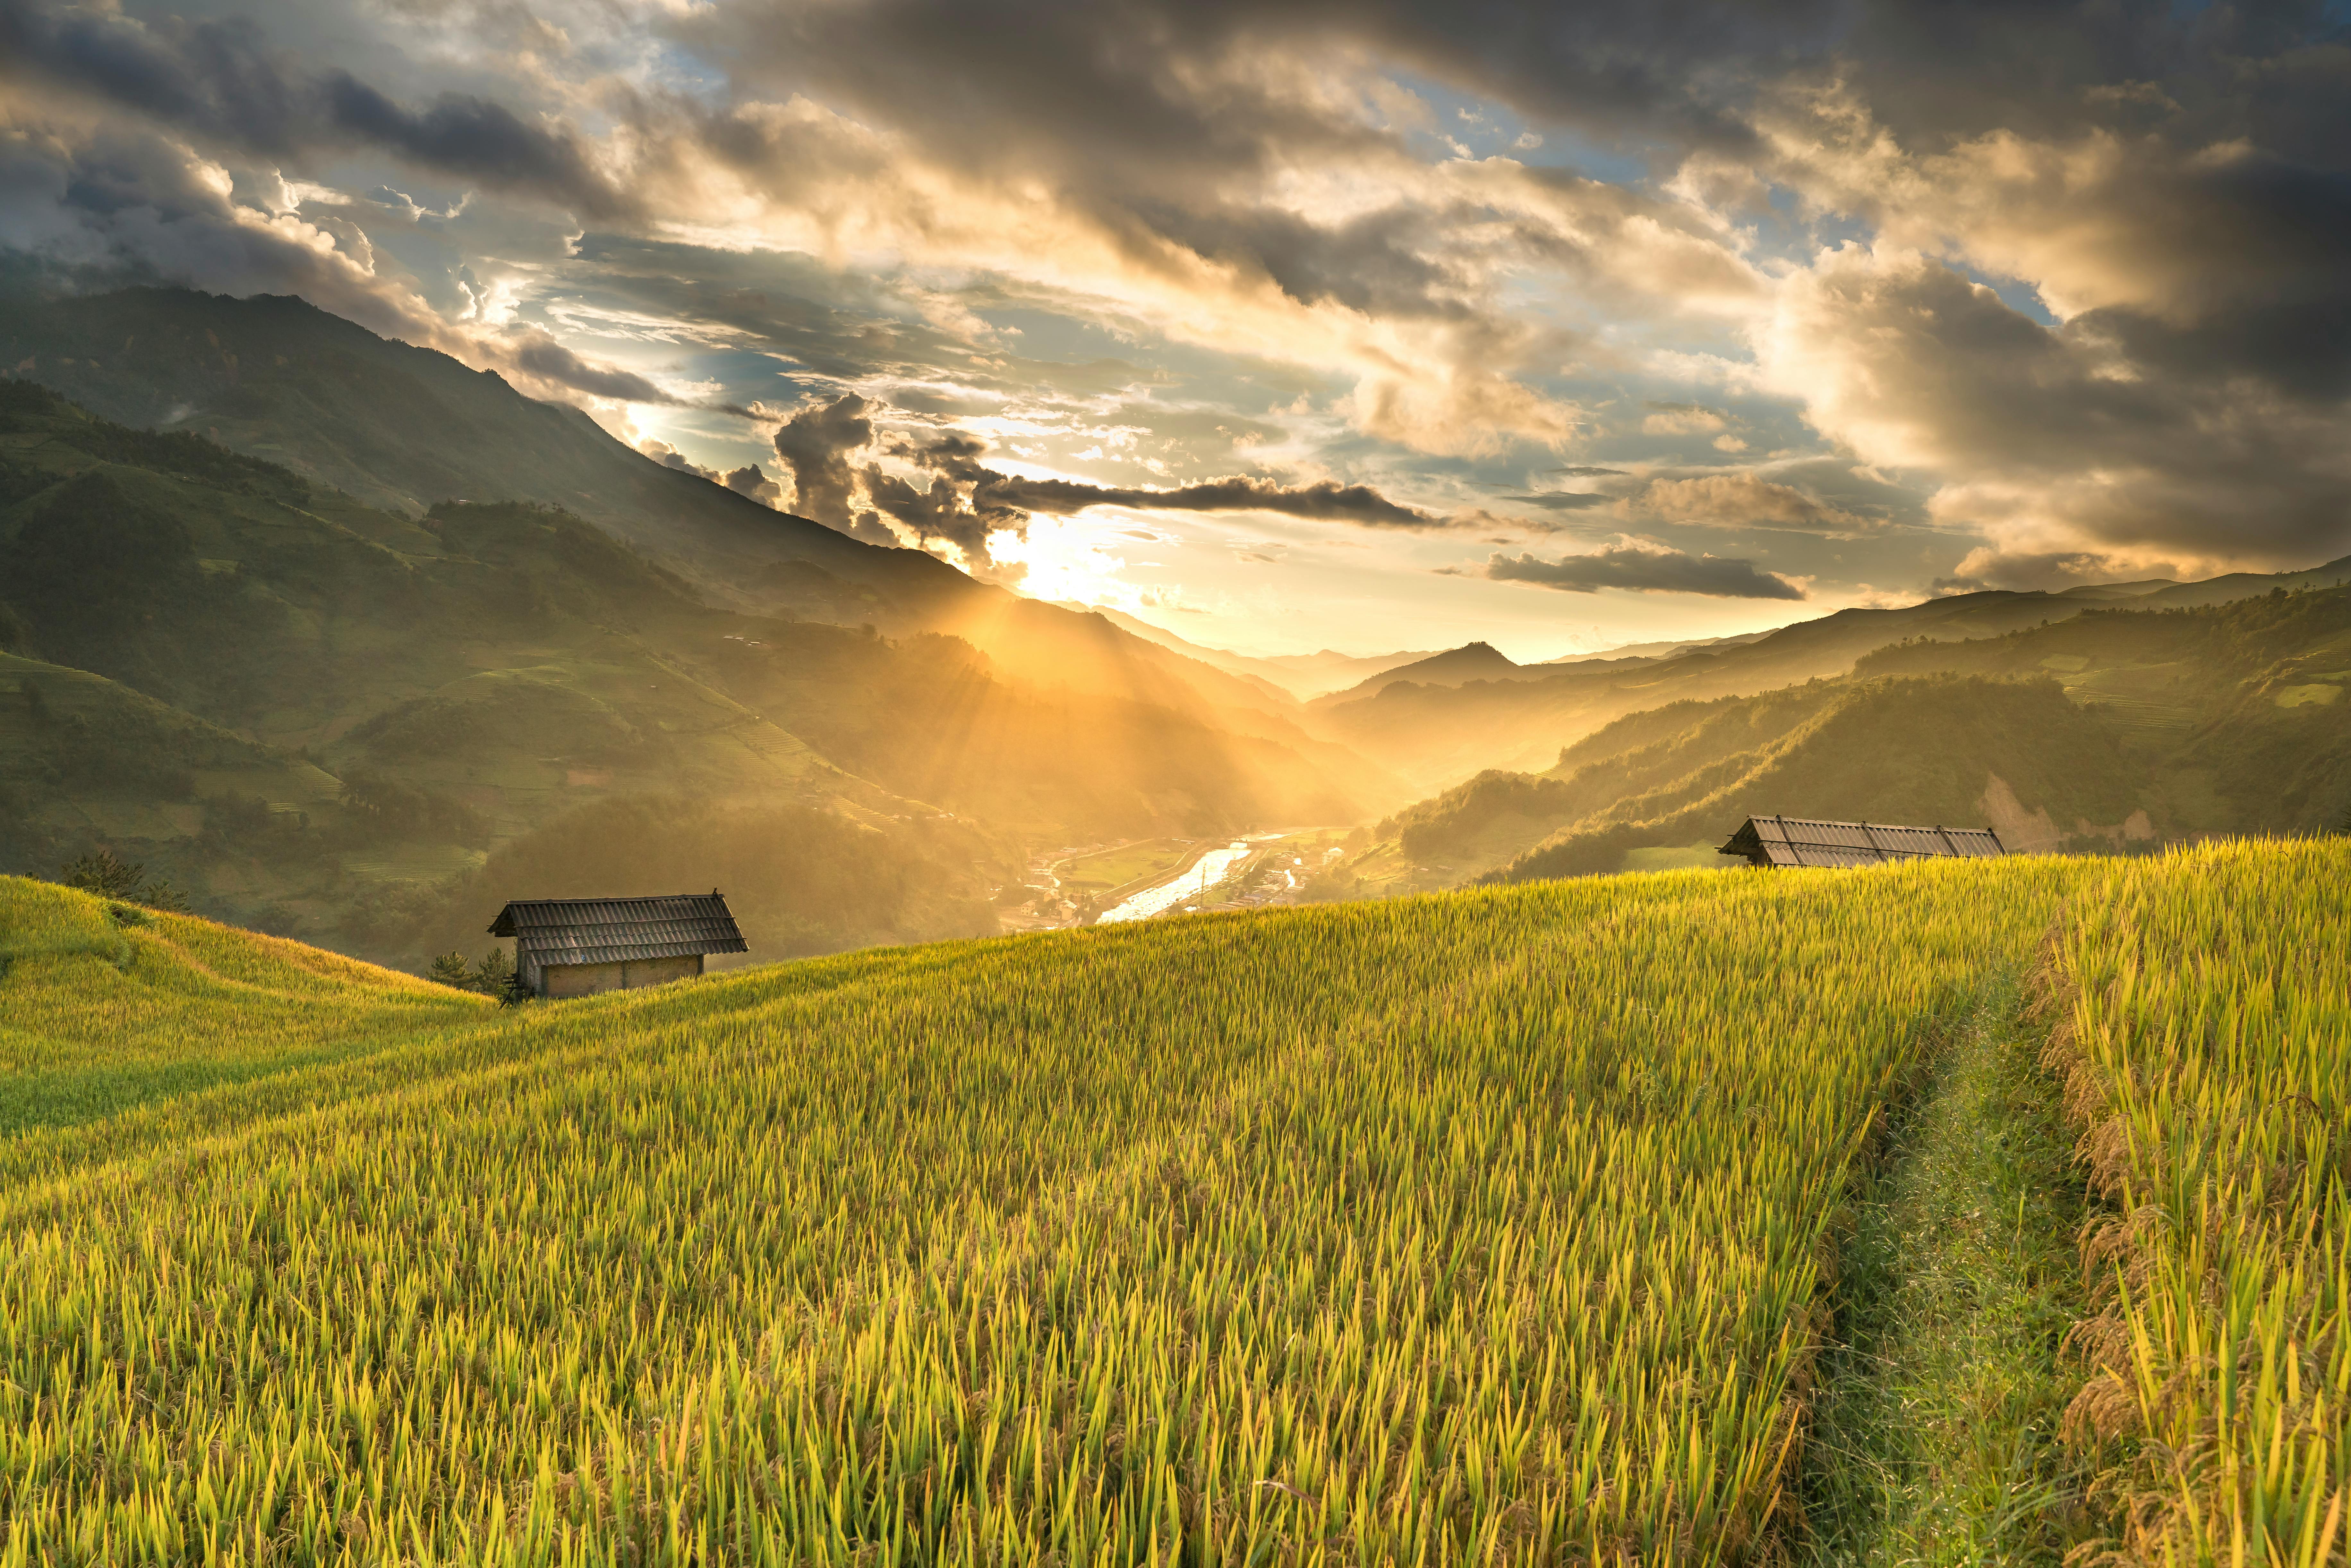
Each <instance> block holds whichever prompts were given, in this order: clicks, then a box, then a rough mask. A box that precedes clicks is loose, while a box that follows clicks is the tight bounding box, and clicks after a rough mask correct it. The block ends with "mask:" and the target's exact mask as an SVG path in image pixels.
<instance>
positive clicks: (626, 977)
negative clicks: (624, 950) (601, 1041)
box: [539, 953, 702, 997]
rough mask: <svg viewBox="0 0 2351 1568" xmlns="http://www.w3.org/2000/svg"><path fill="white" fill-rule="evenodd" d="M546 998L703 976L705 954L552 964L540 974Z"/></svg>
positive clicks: (582, 994) (540, 988)
mask: <svg viewBox="0 0 2351 1568" xmlns="http://www.w3.org/2000/svg"><path fill="white" fill-rule="evenodd" d="M539 973H540V975H541V976H542V977H544V978H543V981H542V983H541V985H540V987H539V995H541V996H543V997H592V996H594V995H595V994H596V993H597V992H599V991H622V990H628V989H630V988H633V987H637V986H658V985H662V984H664V983H666V982H667V981H670V980H687V979H692V978H693V977H695V976H696V975H699V974H700V973H702V955H701V954H699V953H689V954H686V955H685V956H683V957H678V958H629V959H625V960H623V961H622V962H620V963H616V964H549V965H548V966H547V967H545V968H543V969H541V970H540V971H539Z"/></svg>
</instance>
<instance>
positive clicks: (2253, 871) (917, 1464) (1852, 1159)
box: [0, 840, 2351, 1568]
mask: <svg viewBox="0 0 2351 1568" xmlns="http://www.w3.org/2000/svg"><path fill="white" fill-rule="evenodd" d="M2346 905H2351V842H2346V841H2342V840H2327V841H2269V842H2257V843H2237V844H2219V845H2207V846H2202V847H2199V848H2197V849H2195V850H2192V851H2183V852H2171V853H2168V854H2164V855H2160V856H2156V857H2150V858H2148V859H2146V860H2143V861H2137V862H2128V863H2124V862H2114V861H2100V860H2090V859H2063V858H2053V857H2033V856H2019V857H2012V858H2009V859H2003V860H2001V861H1998V862H1983V863H1977V862H1918V863H1914V864H1910V865H1903V866H1895V867H1888V868H1884V869H1880V870H1872V871H1868V872H1861V873H1828V872H1817V873H1816V872H1810V871H1802V870H1799V871H1792V872H1788V873H1779V874H1774V875H1771V876H1748V875H1722V874H1701V873H1659V874H1641V875H1626V876H1617V877H1604V878H1590V879H1581V880H1575V881H1570V882H1562V883H1534V884H1530V885H1526V886H1521V887H1511V888H1505V889H1495V890H1489V891H1482V892H1478V893H1472V894H1445V895H1437V896H1431V897H1424V898H1415V899H1395V900H1387V901H1382V902H1379V903H1376V904H1348V905H1339V906H1322V907H1311V908H1301V909H1295V910H1287V911H1280V912H1270V913H1263V914H1252V915H1209V916H1202V917H1199V918H1196V919H1188V920H1180V921H1169V922H1155V923H1147V924H1144V925H1129V926H1123V927H1113V928H1109V929H1091V930H1081V931H1071V932H1061V933H1050V934H1044V935H1040V936H1029V937H1019V938H1008V939H996V940H989V941H978V942H965V943H951V944H942V945H935V946H926V947H904V948H895V949H884V950H876V951H872V952H866V953H859V954H852V955H845V956H837V957H831V958H823V959H814V960H810V961H807V962H802V963H796V964H786V965H769V966H765V967H757V968H747V969H742V970H737V971H735V972H733V973H731V974H728V975H726V976H717V977H707V978H705V979H701V980H696V981H691V982H685V983H681V984H678V985H675V986H671V987H664V988H656V989H653V990H649V991H644V992H635V993H617V994H614V995H611V996H607V997H604V998H590V999H585V1000H581V1001H577V1002H563V1003H554V1004H546V1005H527V1006H524V1007H521V1008H518V1009H494V1008H491V1007H489V1006H487V1005H486V1003H484V1002H483V1001H481V1000H480V999H479V998H467V997H465V996H461V995H458V994H456V993H453V992H448V991H444V990H439V989H437V988H432V987H430V986H427V985H425V984H423V983H422V982H419V981H415V980H413V979H409V978H407V977H400V976H394V975H392V974H389V973H387V972H385V971H381V970H372V969H370V968H368V967H365V966H361V965H356V964H352V963H350V961H348V960H344V959H340V958H336V957H335V956H332V955H328V954H323V953H319V952H317V951H316V950H313V949H307V948H302V947H300V946H298V945H296V944H291V943H284V942H275V941H271V940H269V939H266V938H256V937H252V936H249V935H247V934H244V933H239V932H235V931H232V930H228V929H227V928H225V927H221V926H216V925H209V924H207V923H205V922H203V921H198V920H192V919H187V918H185V917H180V916H173V915H159V914H153V913H148V912H141V911H139V910H136V909H135V908H131V907H129V906H117V907H113V908H110V906H108V905H107V904H103V903H101V902H100V901H99V900H97V899H94V898H90V897H88V896H86V895H83V894H74V893H69V892H67V891H65V890H61V889H56V888H49V887H44V886H40V885H37V884H32V883H22V882H14V881H0V950H5V954H6V956H7V958H8V962H7V965H6V969H5V976H4V977H0V1050H5V1067H0V1084H5V1088H6V1090H7V1092H8V1094H9V1095H11V1096H13V1098H11V1099H9V1100H8V1102H7V1103H9V1104H11V1105H13V1106H14V1107H16V1109H15V1110H14V1111H13V1112H12V1113H11V1114H12V1116H13V1123H12V1125H11V1127H10V1128H8V1129H5V1130H0V1533H4V1534H5V1546H6V1549H7V1551H8V1552H11V1553H14V1554H15V1555H16V1557H18V1558H21V1559H22V1560H25V1561H28V1562H52V1563H108V1564H114V1563H124V1564H138V1563H157V1564H162V1563H173V1564H176V1563H185V1562H191V1561H213V1562H218V1563H265V1562H266V1563H355V1564H356V1563H392V1562H398V1561H411V1562H446V1563H457V1562H464V1563H491V1564H507V1563H512V1564H524V1563H531V1564H537V1563H572V1562H578V1563H617V1562H630V1563H640V1564H675V1565H683V1564H687V1563H694V1564H716V1563H721V1562H724V1563H766V1562H777V1563H783V1562H790V1563H827V1564H848V1563H860V1564H905V1565H908V1568H912V1565H914V1564H917V1563H921V1564H931V1563H980V1562H996V1563H1023V1564H1025V1563H1044V1562H1049V1561H1058V1562H1061V1563H1074V1562H1080V1561H1084V1562H1119V1563H1146V1562H1160V1563H1301V1564H1331V1565H1333V1568H1336V1565H1337V1564H1341V1563H1348V1564H1353V1563H1364V1564H1369V1563H1406V1562H1418V1563H1501V1562H1510V1563H1590V1564H1602V1563H1611V1564H1616V1563H1634V1562H1638V1563H1644V1564H1685V1563H1686V1564H1708V1565H1711V1564H1726V1565H1729V1564H1741V1565H1744V1564H1763V1563H1775V1564H1784V1563H1802V1562H1807V1561H1814V1562H1837V1563H1880V1562H1884V1563H1897V1562H1910V1561H1928V1562H1935V1561H1971V1562H1972V1561H1987V1562H2013V1563H2048V1562H2055V1561H2058V1559H2059V1557H2060V1555H2061V1554H2064V1553H2070V1552H2075V1551H2078V1552H2080V1553H2081V1555H2079V1556H2076V1557H2075V1558H2074V1561H2075V1563H2077V1564H2079V1563H2087V1562H2090V1561H2092V1560H2095V1561H2097V1562H2098V1563H2102V1564H2105V1563H2111V1564H2116V1565H2137V1564H2147V1565H2149V1568H2152V1565H2154V1564H2158V1563H2163V1564H2171V1563H2202V1562H2227V1563H2233V1562H2239V1561H2241V1562H2244V1563H2263V1564H2269V1563H2275V1564H2280V1565H2283V1568H2329V1565H2335V1568H2339V1565H2340V1564H2341V1563H2343V1561H2344V1550H2345V1546H2346V1541H2345V1535H2344V1531H2343V1526H2344V1523H2345V1520H2344V1517H2343V1515H2344V1512H2345V1508H2346V1496H2351V1461H2346V1451H2351V1321H2347V1320H2346V1288H2351V1192H2346V1183H2351V1160H2346V1146H2345V1145H2343V1144H2342V1143H2341V1141H2340V1140H2341V1136H2342V1134H2341V1133H2340V1129H2341V1128H2342V1127H2344V1126H2345V1125H2346V1124H2351V1070H2346V1069H2347V1068H2351V1062H2346V1051H2351V1044H2346V1041H2351V998H2346V996H2345V994H2344V993H2343V989H2342V987H2341V985H2340V978H2341V977H2342V976H2343V975H2344V974H2346V973H2351V921H2346V919H2345V918H2344V915H2345V914H2346ZM2061 910H2063V911H2065V912H2066V918H2065V920H2064V922H2063V923H2062V924H2059V925H2055V926H2054V932H2055V935H2054V936H2051V935H2049V934H2050V933H2051V932H2052V930H2053V920H2054V919H2055V917H2056V915H2058V913H2059V912H2060V911H2061ZM2028 967H2031V969H2032V973H2033V975H2034V976H2035V981H2034V988H2033V991H2032V994H2033V995H2034V996H2035V998H2037V1000H2036V1003H2035V1007H2036V1009H2038V1010H2036V1011H2035V1012H2034V1013H2033V1014H2032V1016H2031V1017H2030V1018H2029V1019H2025V1020H2023V1021H2022V1023H2021V1024H2020V1023H2018V1022H2017V1021H2016V1020H2015V1015H2014V1011H2013V1003H2012V1000H2011V993H2010V991H2009V990H2007V989H2004V988H2006V987H2009V986H2011V983H2012V981H2013V979H2014V977H2016V976H2018V975H2020V974H2022V973H2024V972H2026V970H2027V969H2028ZM2044 1051H2045V1052H2046V1057H2045V1060H2046V1061H2047V1062H2048V1063H2049V1065H2048V1066H2046V1067H2043V1066H2042V1065H2041V1064H2040V1063H2041V1061H2043V1056H2042V1055H2041V1053H2042V1052H2044ZM181 1072H192V1073H193V1076H190V1077H187V1078H185V1079H181V1078H175V1077H173V1076H172V1075H173V1074H174V1073H181ZM2061 1083H2062V1086H2063V1094H2062V1101H2063V1110H2064V1117H2065V1118H2066V1124H2065V1126H2064V1128H2063V1130H2057V1129H2055V1128H2054V1126H2053V1107H2054V1106H2055V1105H2056V1104H2057V1103H2058V1102H2059V1100H2060V1098H2061V1096H2060V1093H2059V1086H2060V1084H2061ZM2077 1134H2078V1135H2079V1137H2080V1141H2079V1143H2078V1145H2077V1144H2076V1143H2075V1142H2074V1140H2075V1138H2076V1136H2077ZM2085 1175H2086V1176H2091V1177H2095V1184H2096V1185H2095V1192H2094V1195H2093V1200H2092V1204H2091V1212H2092V1213H2093V1214H2094V1215H2095V1217H2096V1219H2097V1223H2096V1224H2094V1225H2091V1226H2089V1227H2087V1228H2086V1229H2085V1230H2083V1231H2081V1232H2080V1233H2079V1236H2080V1239H2082V1241H2083V1242H2084V1244H2085V1245H2084V1250H2083V1252H2082V1254H2081V1266H2082V1268H2083V1270H2084V1272H2083V1273H2082V1274H2080V1275H2076V1274H2074V1273H2073V1272H2072V1271H2071V1268H2070V1266H2069V1256H2070V1254H2071V1250H2072V1249H2073V1247H2074V1243H2075V1241H2076V1239H2077V1237H2076V1232H2075V1230H2074V1225H2073V1214H2074V1204H2075V1203H2076V1202H2077V1201H2078V1195H2079V1191H2080V1188H2079V1186H2078V1183H2079V1182H2080V1180H2081V1179H2082V1177H2083V1176H2085ZM2074 1279H2086V1280H2087V1281H2088V1284H2089V1289H2088V1290H2087V1291H2086V1292H2085V1293H2084V1295H2083V1297H2082V1298H2081V1299H2080V1300H2079V1301H2077V1300H2076V1299H2075V1298H2074V1296H2073V1295H2072V1294H2071V1293H2070V1292H2071V1291H2073V1289H2074V1287H2073V1286H2072V1284H2071V1281H2073V1280H2074ZM2085 1312H2090V1313H2093V1314H2094V1315H2092V1316H2089V1317H2088V1319H2087V1323H2088V1326H2087V1327H2086V1328H2085V1329H2080V1330H2075V1329H2074V1326H2073V1322H2072V1320H2074V1319H2075V1318H2076V1317H2077V1316H2080V1315H2081V1314H2083V1313H2085ZM2058 1342H2063V1343H2058ZM2052 1433H2054V1437H2052Z"/></svg>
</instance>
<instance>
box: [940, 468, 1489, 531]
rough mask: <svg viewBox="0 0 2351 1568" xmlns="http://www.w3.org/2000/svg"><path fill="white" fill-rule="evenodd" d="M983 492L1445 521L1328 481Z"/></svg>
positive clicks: (1020, 482) (1059, 507)
mask: <svg viewBox="0 0 2351 1568" xmlns="http://www.w3.org/2000/svg"><path fill="white" fill-rule="evenodd" d="M982 489H983V491H984V493H985V496H986V497H987V500H989V501H991V502H994V503H996V504H997V505H999V506H1005V507H1021V508H1023V509H1025V510H1028V511H1031V512H1075V511H1081V510H1083V509H1084V508H1085V507H1102V506H1108V507H1137V508H1141V509H1144V510H1153V511H1162V512H1278V513H1280V514H1281V515H1283V516H1285V517H1307V518H1311V519H1312V520H1314V521H1317V522H1334V523H1357V524H1361V525H1363V526H1364V527H1366V528H1443V527H1444V526H1445V522H1446V519H1445V518H1443V517H1437V516H1436V515H1435V514H1433V513H1429V512H1423V511H1419V510H1416V508H1414V507H1406V506H1401V505H1399V504H1397V503H1396V502H1395V501H1391V500H1389V499H1388V498H1387V497H1385V496H1383V495H1381V494H1380V493H1379V492H1378V491H1377V490H1374V489H1373V488H1372V487H1371V486H1368V485H1341V484H1339V483H1337V482H1335V481H1333V480H1330V479H1324V480H1321V481H1318V482H1317V483H1315V484H1311V485H1281V484H1277V483H1275V482H1274V481H1273V480H1270V479H1251V478H1249V477H1247V476H1238V475H1237V476H1233V477H1231V478H1226V479H1210V480H1207V481H1205V482H1204V483H1201V484H1197V485H1178V486H1171V487H1169V488H1166V489H1143V488H1121V487H1118V486H1107V485H1080V484H1073V483H1071V481H1069V480H1066V479H1015V478H1011V477H1009V476H1006V475H1001V474H991V475H989V476H988V477H987V479H986V480H984V481H983V482H982Z"/></svg>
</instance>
